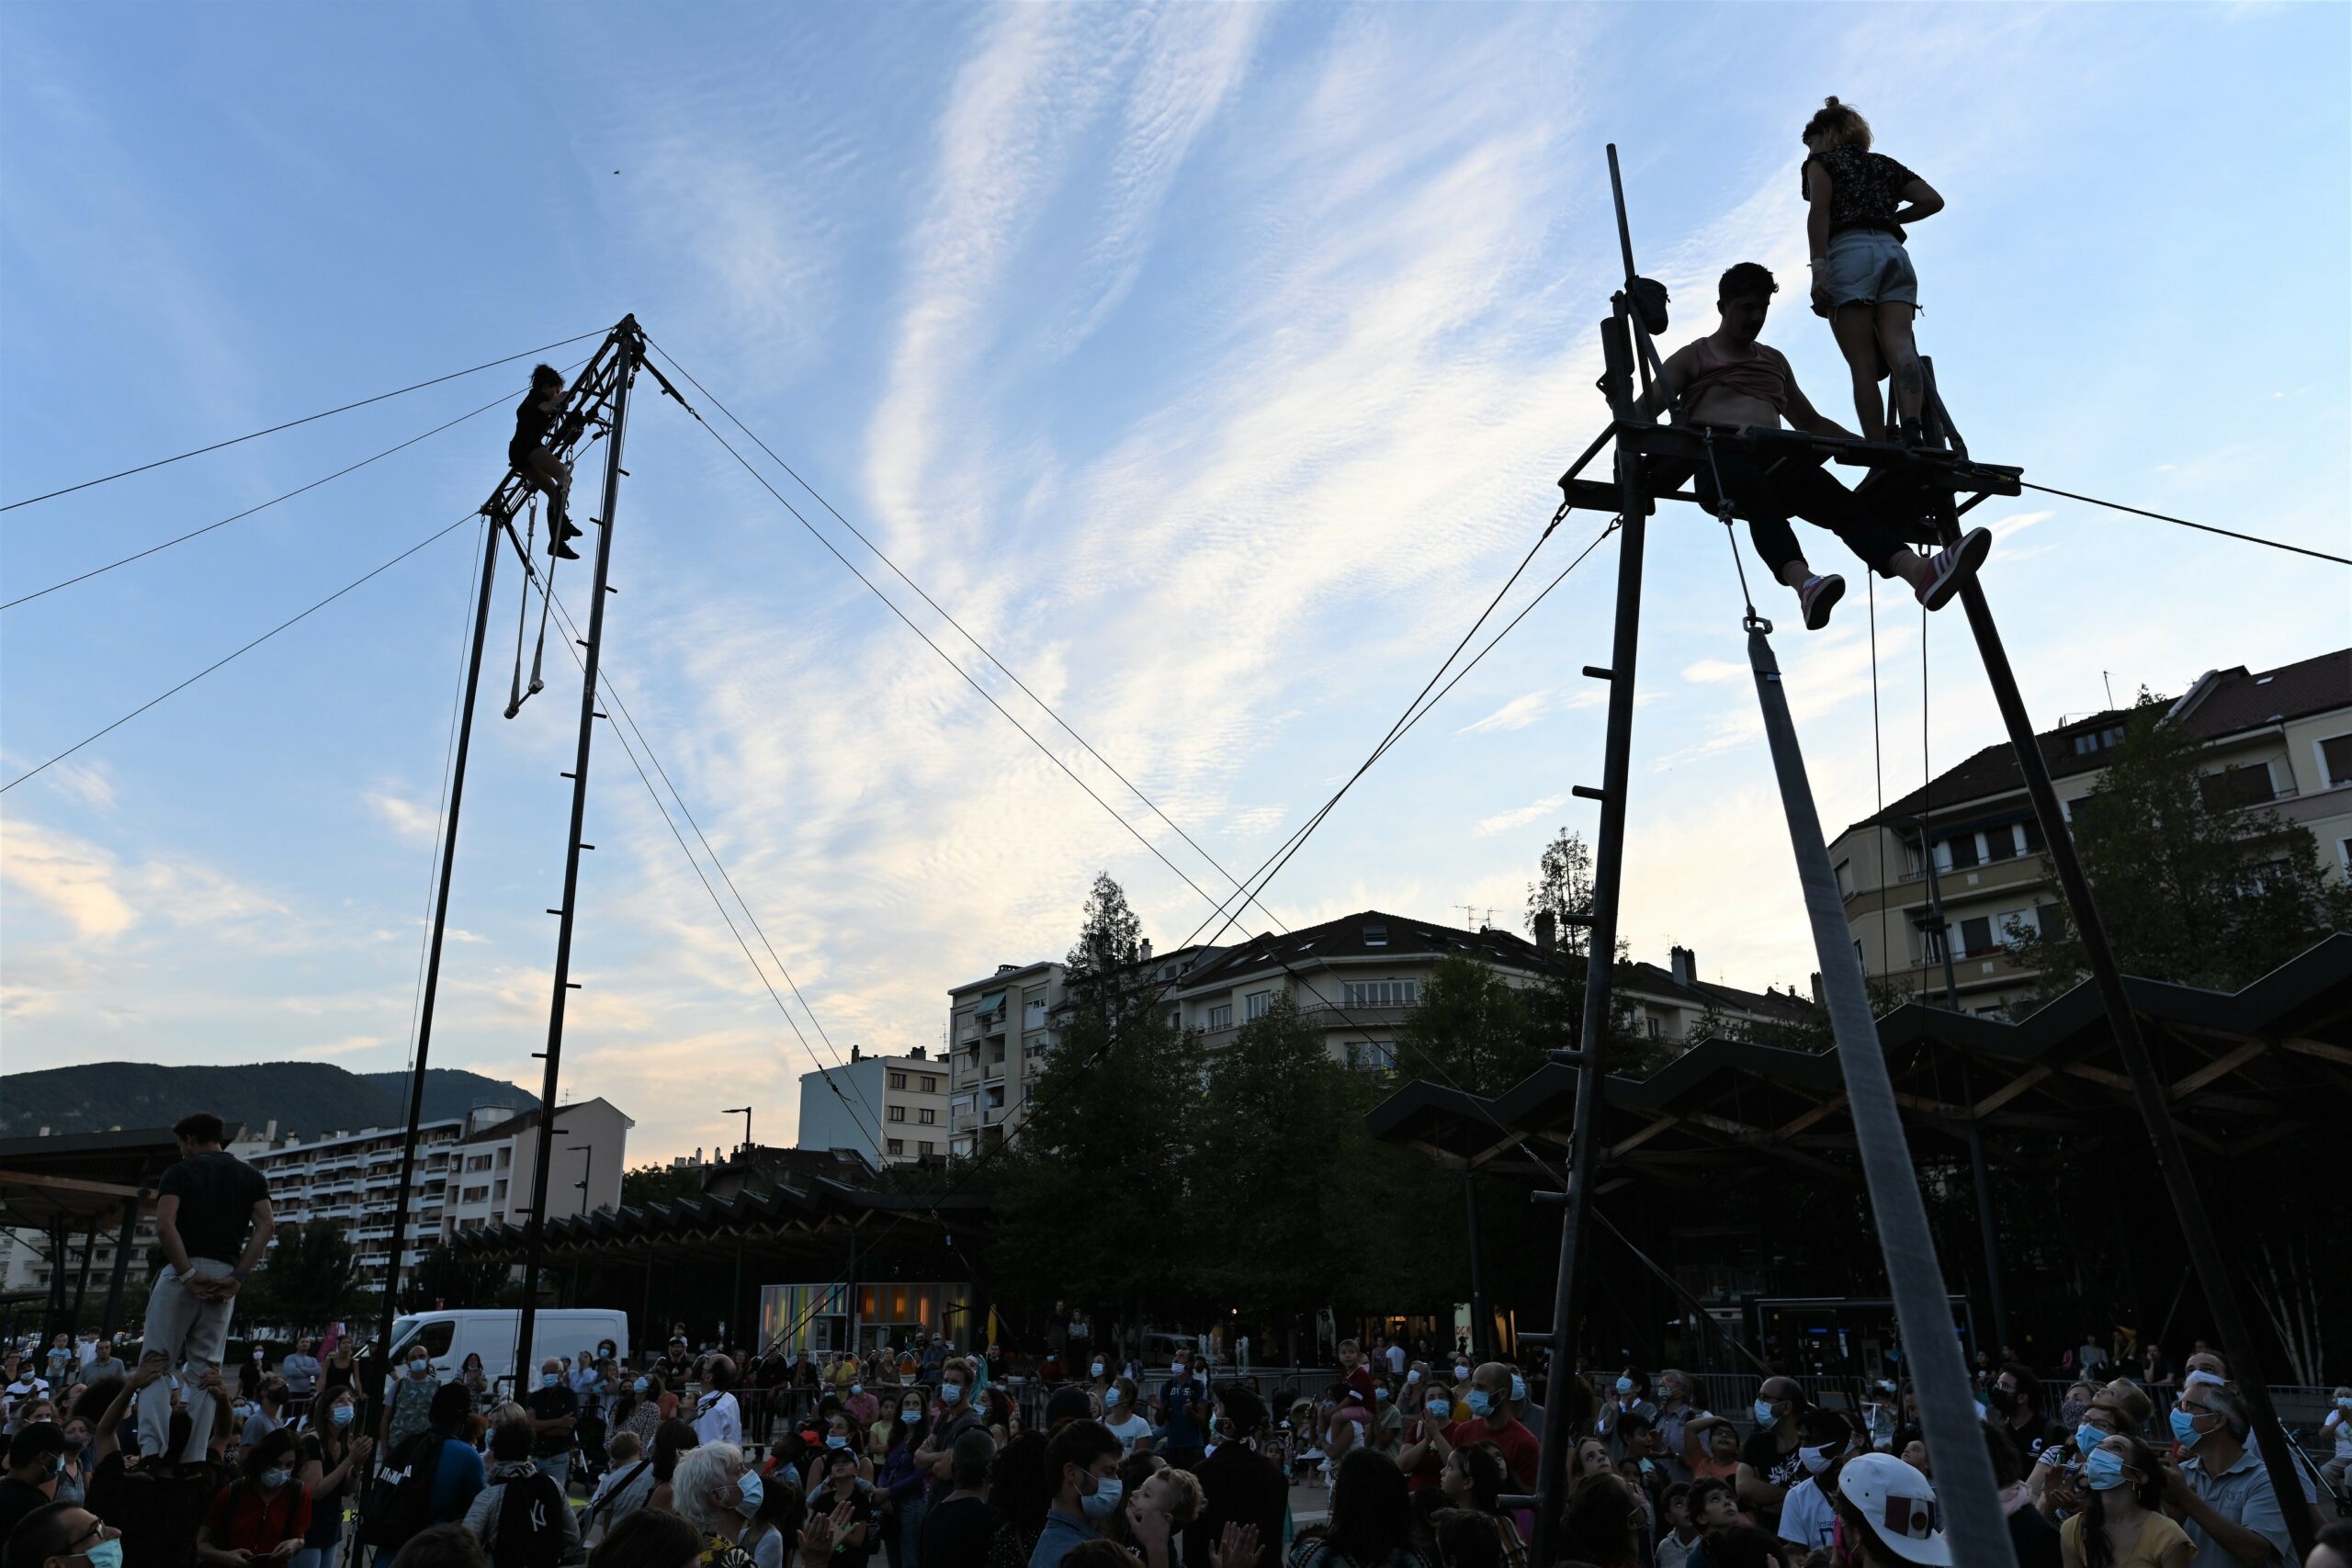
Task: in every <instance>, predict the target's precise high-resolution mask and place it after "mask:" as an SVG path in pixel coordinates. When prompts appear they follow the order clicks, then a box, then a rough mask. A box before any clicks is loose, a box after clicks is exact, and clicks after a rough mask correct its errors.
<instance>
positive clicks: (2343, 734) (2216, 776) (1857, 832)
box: [1829, 649, 2352, 1015]
mask: <svg viewBox="0 0 2352 1568" xmlns="http://www.w3.org/2000/svg"><path fill="white" fill-rule="evenodd" d="M2128 719H2129V715H2128V714H2126V713H2125V712H2123V711H2122V710H2120V709H2110V710H2109V711H2107V712H2104V713H2096V714H2093V715H2091V716H2088V717H2086V718H2081V719H2076V720H2075V721H2073V722H2072V723H2068V724H2063V725H2060V726H2059V727H2058V728H2055V729H2052V730H2048V731H2046V732H2044V733H2043V734H2042V735H2041V737H2039V739H2040V741H2041V756H2042V761H2044V763H2046V764H2047V765H2048V767H2049V769H2050V773H2051V779H2052V784H2054V785H2055V787H2056V790H2057V795H2058V801H2059V805H2060V807H2062V808H2064V810H2065V812H2066V814H2067V816H2068V818H2069V820H2071V819H2072V818H2073V815H2074V811H2075V807H2076V805H2077V803H2079V802H2080V801H2081V800H2082V799H2083V798H2084V797H2085V796H2086V795H2089V794H2090V793H2091V792H2092V790H2094V789H2096V788H2097V787H2098V782H2099V779H2100V777H2101V776H2102V775H2103V774H2104V773H2105V772H2106V769H2107V764H2108V761H2109V759H2110V757H2111V755H2112V753H2113V751H2114V750H2115V748H2117V747H2119V746H2120V745H2121V744H2122V743H2123V740H2124V736H2125V732H2126V726H2127V721H2128ZM2161 722H2163V723H2165V724H2171V725H2181V726H2184V727H2186V728H2187V729H2188V733H2189V734H2190V735H2192V736H2194V737H2195V738H2196V739H2197V740H2198V741H2199V745H2200V747H2201V748H2202V749H2203V750H2204V751H2205V753H2206V754H2207V755H2208V756H2210V757H2211V766H2210V768H2209V769H2208V770H2207V771H2206V774H2205V781H2204V795H2205V800H2206V804H2207V806H2208V807H2211V808H2213V809H2215V810H2222V811H2231V810H2244V809H2248V808H2260V809H2266V810H2271V811H2275V812H2277V813H2278V816H2279V817H2281V818H2284V819H2285V820H2286V821H2288V822H2290V823H2292V824H2294V825H2296V826H2299V827H2303V828H2308V829H2311V831H2312V836H2313V837H2314V838H2315V839H2317V840H2318V841H2319V847H2320V855H2321V859H2322V862H2323V865H2324V870H2325V871H2326V872H2327V873H2328V874H2332V875H2335V876H2338V877H2342V876H2346V875H2352V649H2338V650H2337V651H2335V652H2334V653H2326V654H2322V655H2320V656H2319V657H2317V658H2313V659H2306V660H2300V661H2298V662H2296V663H2293V664H2286V665H2281V666H2279V667H2278V669H2276V670H2267V671H2249V670H2247V669H2246V668H2245V666H2244V665H2239V666H2236V667H2234V668H2232V669H2229V670H2214V671H2207V672H2206V673H2205V674H2204V675H2202V676H2200V677H2199V678H2198V680H2197V681H2196V682H2194V683H2193V684H2192V685H2191V686H2190V687H2189V689H2188V691H2187V692H2186V693H2184V694H2181V695H2180V696H2179V697H2178V698H2177V699H2175V700H2174V701H2173V702H2172V704H2171V705H2169V706H2168V707H2167V708H2166V709H2165V715H2164V717H2163V719H2162V721H2161ZM2042 848H2043V845H2042V840H2041V823H2040V822H2038V821H2037V820H2036V819H2035V818H2034V814H2033V806H2032V803H2031V802H2030V800H2028V798H2027V796H2026V791H2025V780H2024V776H2023V774H2022V773H2020V772H2019V771H2018V765H2017V761H2016V758H2015V757H2014V756H2013V755H2012V753H2011V752H2010V750H2009V748H2008V746H2007V743H2006V742H2004V743H2002V744H2000V745H1996V746H1988V747H1986V748H1985V749H1984V750H1981V751H1979V752H1977V753H1976V754H1975V755H1974V756H1973V757H1970V758H1969V759H1967V761H1963V762H1962V763H1960V764H1959V765H1958V766H1956V767H1953V768H1950V769H1947V770H1946V771H1945V772H1943V773H1939V775H1937V777H1936V778H1935V779H1934V781H1933V782H1931V783H1930V784H1928V785H1927V786H1926V787H1925V788H1922V789H1918V790H1915V791H1913V792H1912V793H1911V794H1910V795H1905V796H1904V797H1903V798H1902V799H1901V800H1898V801H1896V802H1895V803H1894V805H1892V806H1890V807H1887V808H1886V810H1885V811H1883V812H1881V813H1880V814H1878V815H1877V816H1874V817H1869V818H1864V819H1863V820H1861V821H1860V822H1857V823H1855V824H1854V825H1853V826H1852V827H1850V828H1849V829H1846V830H1845V831H1844V832H1843V833H1841V834H1839V835H1838V839H1837V841H1836V842H1834V843H1833V844H1831V845H1830V847H1829V858H1830V861H1831V863H1833V864H1834V865H1835V866H1836V867H1837V870H1838V890H1839V892H1840V893H1842V894H1843V895H1844V897H1845V901H1846V918H1847V921H1848V923H1849V925H1850V926H1851V928H1852V930H1853V933H1854V945H1855V948H1856V949H1857V951H1859V952H1860V954H1861V958H1862V968H1863V970H1864V972H1865V973H1867V974H1868V975H1870V976H1871V977H1872V978H1874V979H1885V980H1887V981H1890V982H1892V983H1893V984H1894V985H1895V986H1896V987H1898V988H1900V989H1902V990H1904V991H1905V992H1908V993H1910V994H1914V995H1919V994H1933V995H1936V996H1938V997H1940V996H1941V995H1942V993H1943V990H1944V987H1945V976H1944V958H1945V953H1946V951H1947V948H1949V951H1950V954H1951V964H1952V971H1953V973H1952V979H1953V981H1954V982H1955V983H1956V987H1957V990H1958V993H1959V995H1958V997H1957V998H1956V999H1957V1001H1958V1003H1959V1006H1960V1008H1961V1009H1962V1010H1963V1011H1966V1012H1972V1013H1977V1014H1983V1015H1998V1014H2004V1013H2006V1012H2007V1009H2008V1007H2009V1006H2010V1004H2011V1003H2013V1002H2017V1001H2021V1000H2023V999H2025V998H2028V997H2029V996H2030V995H2031V994H2032V992H2033V989H2034V984H2035V981H2036V979H2037V976H2036V975H2035V973H2034V972H2033V971H2032V970H2030V969H2027V968H2025V967H2024V966H2022V965H2021V964H2018V962H2017V959H2016V957H2015V955H2014V954H2013V953H2012V951H2011V947H2010V936H2009V933H2010V931H2011V930H2012V929H2013V928H2016V929H2033V930H2038V929H2039V928H2040V926H2041V920H2042V919H2043V915H2044V911H2045V910H2047V909H2049V908H2050V907H2051V906H2052V905H2053V904H2054V903H2055V902H2056V901H2057V899H2058V898H2059V897H2060V894H2059V892H2058V889H2057V887H2056V886H2054V885H2053V884H2052V882H2051V881H2050V880H2049V879H2048V878H2047V877H2045V876H2044V875H2043V874H2042V859H2041V851H2042ZM1930 857H1932V863H1933V865H1934V868H1935V891H1936V892H1937V893H1938V894H1939V896H1940V897H1941V901H1942V904H1943V918H1942V920H1941V921H1940V922H1939V921H1938V920H1937V919H1936V916H1935V910H1934V908H1933V905H1932V903H1931V900H1930V898H1929V887H1928V866H1929V863H1930Z"/></svg>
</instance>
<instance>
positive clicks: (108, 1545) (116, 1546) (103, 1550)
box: [82, 1536, 122, 1568]
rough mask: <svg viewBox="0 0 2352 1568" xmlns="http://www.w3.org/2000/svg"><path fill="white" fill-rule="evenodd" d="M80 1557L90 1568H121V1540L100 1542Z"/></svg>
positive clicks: (118, 1537)
mask: <svg viewBox="0 0 2352 1568" xmlns="http://www.w3.org/2000/svg"><path fill="white" fill-rule="evenodd" d="M82 1555H83V1556H84V1557H85V1558H86V1559H87V1560H88V1561H89V1564H90V1568H122V1538H121V1537H120V1536H117V1537H116V1538H115V1539H114V1540H102V1541H100V1542H98V1544H97V1545H96V1546H94V1547H92V1548H90V1550H89V1551H85V1552H84V1553H83V1554H82Z"/></svg>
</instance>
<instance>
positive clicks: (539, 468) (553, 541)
mask: <svg viewBox="0 0 2352 1568" xmlns="http://www.w3.org/2000/svg"><path fill="white" fill-rule="evenodd" d="M566 390H567V389H566V388H565V386H564V384H563V372H562V371H560V370H558V369H557V368H556V367H554V366H552V365H541V366H537V367H534V368H533V369H532V371H531V389H530V391H529V392H528V393H527V394H526V395H525V397H524V399H523V400H522V401H521V402H519V403H517V404H515V436H514V439H513V440H511V441H509V442H507V444H506V460H507V461H508V462H510V463H512V464H514V465H515V472H516V473H518V474H520V475H522V476H523V482H524V483H526V484H527V485H529V486H530V487H531V488H532V489H533V490H536V491H544V492H545V493H546V495H547V498H548V554H549V555H551V556H557V557H560V558H562V559H565V560H578V559H579V558H580V552H579V551H577V550H575V549H573V548H572V547H571V541H572V540H574V539H576V538H578V537H580V530H579V529H577V528H575V527H573V526H572V525H571V464H569V463H567V462H565V461H564V460H563V459H562V458H560V457H557V456H556V455H555V451H554V449H553V448H551V447H550V446H548V436H549V435H550V434H553V433H554V431H555V428H556V420H557V419H558V417H559V416H560V415H561V414H562V412H563V400H564V394H565V391H566Z"/></svg>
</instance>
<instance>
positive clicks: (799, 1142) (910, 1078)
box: [794, 1045, 948, 1169]
mask: <svg viewBox="0 0 2352 1568" xmlns="http://www.w3.org/2000/svg"><path fill="white" fill-rule="evenodd" d="M947 1077H948V1064H947V1063H946V1062H944V1061H943V1060H941V1059H940V1058H938V1057H935V1056H933V1055H930V1053H928V1052H927V1051H925V1050H924V1049H923V1047H922V1046H920V1045H918V1046H916V1047H915V1048H914V1050H913V1051H911V1052H910V1053H909V1054H908V1055H904V1056H869V1055H865V1054H864V1053H863V1052H861V1051H860V1050H859V1049H858V1048H857V1047H856V1046H854V1045H853V1046H851V1047H850V1048H849V1060H848V1061H847V1062H846V1063H843V1064H842V1065H841V1066H833V1067H820V1068H818V1069H817V1070H816V1071H815V1072H809V1073H803V1074H801V1075H800V1132H799V1135H798V1136H797V1138H795V1139H794V1146H795V1147H797V1148H800V1149H805V1150H810V1151H818V1150H826V1149H838V1150H852V1151H854V1152H855V1153H856V1154H857V1155H858V1156H860V1157H861V1158H863V1159H864V1160H865V1162H866V1164H867V1165H869V1166H872V1167H874V1168H876V1169H878V1168H881V1167H883V1166H886V1165H910V1164H914V1163H917V1162H919V1161H922V1160H936V1159H944V1158H945V1157H946V1156H947V1140H948V1122H947V1103H948V1088H947Z"/></svg>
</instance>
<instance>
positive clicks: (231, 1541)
mask: <svg viewBox="0 0 2352 1568" xmlns="http://www.w3.org/2000/svg"><path fill="white" fill-rule="evenodd" d="M295 1460H296V1453H295V1444H294V1434H293V1433H291V1432H289V1431H288V1430H286V1429H285V1428H284V1427H279V1428H277V1430H275V1431H272V1432H269V1433H266V1434H265V1435H264V1436H263V1438H262V1439H261V1441H259V1442H257V1443H254V1444H252V1445H251V1446H249V1447H248V1448H247V1449H246V1450H245V1453H244V1457H243V1460H241V1461H239V1463H238V1473H237V1479H236V1480H234V1481H232V1482H231V1483H229V1484H228V1485H226V1486H224V1487H222V1488H221V1489H220V1495H219V1496H217V1497H215V1498H213V1499H212V1506H211V1508H210V1509H209V1510H208V1511H207V1512H206V1514H205V1516H204V1523H203V1525H202V1526H201V1527H200V1528H199V1529H198V1530H197V1532H196V1558H197V1561H198V1562H203V1563H212V1564H218V1565H219V1568H246V1565H247V1564H248V1563H249V1562H251V1561H252V1560H253V1559H254V1558H259V1557H279V1558H285V1557H291V1556H293V1555H294V1554H295V1553H296V1552H298V1551H301V1550H302V1538H303V1537H304V1536H305V1535H307V1534H309V1533H310V1529H311V1495H310V1494H309V1493H308V1492H305V1491H304V1490H303V1489H302V1483H300V1482H299V1481H297V1480H295V1479H294V1469H295Z"/></svg>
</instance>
